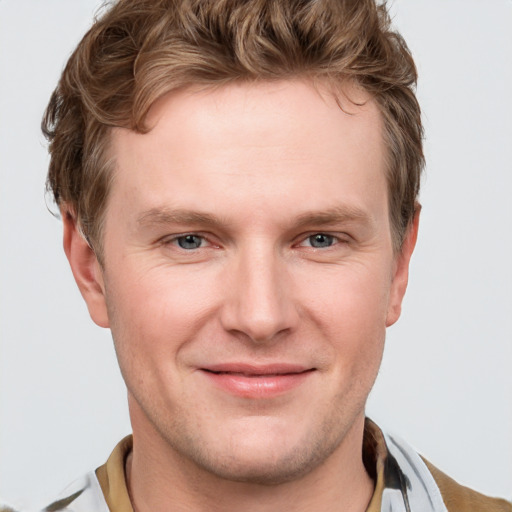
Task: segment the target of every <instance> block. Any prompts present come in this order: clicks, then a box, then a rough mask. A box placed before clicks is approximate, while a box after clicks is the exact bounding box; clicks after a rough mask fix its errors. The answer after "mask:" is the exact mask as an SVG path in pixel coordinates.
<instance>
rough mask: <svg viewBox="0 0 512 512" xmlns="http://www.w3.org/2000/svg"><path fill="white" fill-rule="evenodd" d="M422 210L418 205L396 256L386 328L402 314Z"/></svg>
mask: <svg viewBox="0 0 512 512" xmlns="http://www.w3.org/2000/svg"><path fill="white" fill-rule="evenodd" d="M420 210H421V207H420V205H418V206H417V208H416V212H415V214H414V218H413V220H412V222H411V224H410V226H409V228H408V229H407V233H406V235H405V238H404V241H403V243H402V248H401V249H400V252H399V253H398V254H396V256H395V267H394V272H393V281H392V283H391V291H390V295H389V304H388V314H387V317H386V327H389V326H390V325H393V324H394V323H395V322H396V321H397V320H398V319H399V318H400V313H401V312H402V300H403V298H404V295H405V290H406V289H407V283H408V281H409V263H410V261H411V256H412V253H413V251H414V247H415V245H416V239H417V238H418V227H419V221H420Z"/></svg>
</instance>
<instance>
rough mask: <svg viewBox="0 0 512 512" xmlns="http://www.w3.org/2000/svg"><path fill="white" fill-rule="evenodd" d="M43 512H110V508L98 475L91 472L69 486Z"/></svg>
mask: <svg viewBox="0 0 512 512" xmlns="http://www.w3.org/2000/svg"><path fill="white" fill-rule="evenodd" d="M41 512H108V507H107V504H106V502H105V499H104V497H103V493H102V492H101V487H100V484H99V482H98V480H97V478H96V475H95V473H94V472H93V471H91V472H90V473H87V474H86V475H84V476H83V477H82V478H80V479H78V480H76V481H75V482H73V483H72V484H71V485H70V486H68V487H67V488H66V489H65V490H64V491H63V492H62V493H61V495H60V496H59V497H58V499H57V500H56V501H54V502H53V503H51V504H50V505H48V506H47V507H45V508H44V509H43V510H42V511H41Z"/></svg>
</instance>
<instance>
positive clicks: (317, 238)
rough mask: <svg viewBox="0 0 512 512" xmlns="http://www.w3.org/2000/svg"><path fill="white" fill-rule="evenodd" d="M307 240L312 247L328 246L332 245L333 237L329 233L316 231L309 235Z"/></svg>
mask: <svg viewBox="0 0 512 512" xmlns="http://www.w3.org/2000/svg"><path fill="white" fill-rule="evenodd" d="M309 241H310V243H311V245H312V246H313V247H330V246H331V245H332V241H333V238H332V236H330V235H324V234H323V233H318V234H316V235H313V236H310V237H309Z"/></svg>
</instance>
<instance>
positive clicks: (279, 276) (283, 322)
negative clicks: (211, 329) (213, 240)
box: [223, 240, 296, 343]
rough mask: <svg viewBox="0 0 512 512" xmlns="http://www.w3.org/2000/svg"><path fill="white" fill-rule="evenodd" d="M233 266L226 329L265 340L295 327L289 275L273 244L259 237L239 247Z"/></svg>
mask: <svg viewBox="0 0 512 512" xmlns="http://www.w3.org/2000/svg"><path fill="white" fill-rule="evenodd" d="M231 270H232V274H231V276H230V279H229V286H230V290H229V291H228V293H227V297H228V299H227V300H226V301H225V303H224V310H223V323H224V328H225V329H227V330H230V331H239V332H242V333H244V334H245V335H247V336H248V337H249V338H250V339H251V340H252V341H253V342H257V343H265V342H269V341H272V340H273V339H274V338H275V336H276V335H277V334H279V333H282V332H283V331H286V330H290V329H292V328H293V326H294V323H295V321H296V314H295V311H294V307H293V301H292V298H291V296H290V288H289V285H290V283H289V279H288V276H287V272H286V269H285V268H284V262H283V260H282V257H281V256H280V255H279V254H278V252H277V251H276V250H275V249H274V248H273V247H272V246H271V244H266V243H264V242H262V241H261V240H260V241H257V240H256V241H254V242H253V243H252V244H248V245H247V246H246V247H244V248H242V249H240V250H239V251H238V255H237V261H236V264H235V265H234V266H233V267H231Z"/></svg>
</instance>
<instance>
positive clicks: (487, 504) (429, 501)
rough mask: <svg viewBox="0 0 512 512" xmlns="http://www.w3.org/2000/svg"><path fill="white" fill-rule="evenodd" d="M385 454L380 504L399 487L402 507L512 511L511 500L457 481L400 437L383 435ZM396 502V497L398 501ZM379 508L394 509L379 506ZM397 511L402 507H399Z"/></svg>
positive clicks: (455, 511)
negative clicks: (489, 494)
mask: <svg viewBox="0 0 512 512" xmlns="http://www.w3.org/2000/svg"><path fill="white" fill-rule="evenodd" d="M383 437H384V438H385V444H386V449H387V453H386V457H385V461H384V462H385V464H384V481H385V485H384V487H385V489H384V493H383V505H384V504H386V500H388V501H390V500H392V498H393V496H392V492H393V490H395V494H396V489H400V490H401V493H402V497H403V499H404V502H405V504H406V506H405V510H413V511H415V510H422V512H423V511H427V510H428V511H431V512H512V503H510V502H508V501H506V500H504V499H500V498H491V497H489V496H485V495H483V494H481V493H479V492H477V491H474V490H472V489H469V488H468V487H465V486H463V485H460V484H458V483H457V482H456V481H455V480H453V479H452V478H450V477H449V476H447V475H446V474H444V473H443V472H442V471H440V470H439V469H437V468H436V467H435V466H433V465H432V464H431V463H430V462H428V461H427V460H425V459H424V458H423V457H421V456H420V455H418V453H417V452H416V451H415V450H414V449H413V448H412V447H411V446H409V445H408V444H407V443H405V442H404V441H403V440H401V439H399V438H397V437H395V436H392V435H389V434H384V435H383ZM398 501H399V500H398ZM381 510H395V509H394V508H393V507H388V508H385V507H382V509H381ZM396 510H402V508H400V507H398V508H397V509H396Z"/></svg>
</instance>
